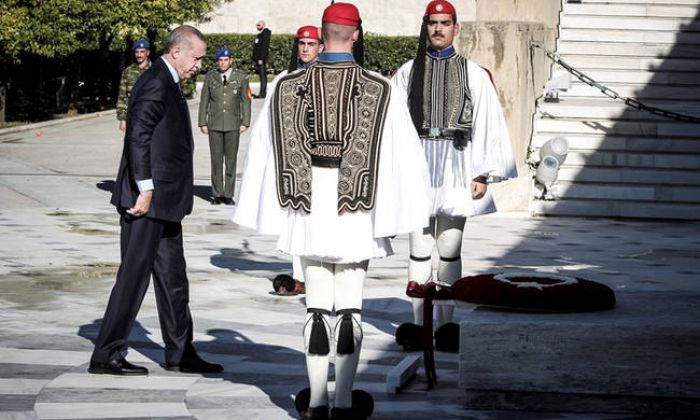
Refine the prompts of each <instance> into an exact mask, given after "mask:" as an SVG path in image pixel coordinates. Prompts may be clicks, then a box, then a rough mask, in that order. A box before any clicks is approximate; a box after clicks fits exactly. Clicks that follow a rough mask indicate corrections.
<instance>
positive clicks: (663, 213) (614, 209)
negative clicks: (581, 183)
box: [530, 199, 700, 220]
mask: <svg viewBox="0 0 700 420" xmlns="http://www.w3.org/2000/svg"><path fill="white" fill-rule="evenodd" d="M530 212H531V213H532V214H533V215H547V216H582V217H630V218H640V219H680V220H700V204H679V203H660V202H652V203H650V202H640V201H624V200H616V201H613V200H608V201H604V200H565V199H564V200H554V201H540V200H533V201H532V202H531V203H530Z"/></svg>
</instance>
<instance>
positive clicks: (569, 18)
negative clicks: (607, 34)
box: [560, 14, 700, 32]
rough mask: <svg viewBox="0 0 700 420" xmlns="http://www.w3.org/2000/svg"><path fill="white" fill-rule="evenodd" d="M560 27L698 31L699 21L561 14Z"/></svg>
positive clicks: (689, 18)
mask: <svg viewBox="0 0 700 420" xmlns="http://www.w3.org/2000/svg"><path fill="white" fill-rule="evenodd" d="M560 27H561V28H588V29H620V28H634V29H635V30H641V31H648V30H656V31H681V30H682V31H688V32H698V31H700V22H698V21H697V20H695V19H694V18H692V17H683V18H667V17H640V16H631V17H629V16H626V17H620V16H588V15H566V14H562V17H561V22H560Z"/></svg>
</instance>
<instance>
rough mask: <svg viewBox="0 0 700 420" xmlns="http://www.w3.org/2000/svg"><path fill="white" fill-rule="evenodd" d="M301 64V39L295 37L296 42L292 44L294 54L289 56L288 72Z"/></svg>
mask: <svg viewBox="0 0 700 420" xmlns="http://www.w3.org/2000/svg"><path fill="white" fill-rule="evenodd" d="M298 65H299V40H298V39H294V44H292V55H291V57H290V58H289V67H287V73H291V72H293V71H295V70H296V69H297V67H298Z"/></svg>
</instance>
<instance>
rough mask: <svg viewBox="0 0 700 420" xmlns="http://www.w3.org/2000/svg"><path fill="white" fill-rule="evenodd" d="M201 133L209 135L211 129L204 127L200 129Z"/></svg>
mask: <svg viewBox="0 0 700 420" xmlns="http://www.w3.org/2000/svg"><path fill="white" fill-rule="evenodd" d="M199 131H201V132H202V134H209V127H207V126H206V125H203V126H201V127H199Z"/></svg>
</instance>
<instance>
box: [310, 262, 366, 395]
mask: <svg viewBox="0 0 700 420" xmlns="http://www.w3.org/2000/svg"><path fill="white" fill-rule="evenodd" d="M368 263H369V261H367V260H365V261H362V262H359V263H351V264H332V263H326V262H321V261H316V260H311V259H308V258H303V257H302V258H301V265H302V267H303V271H304V277H305V279H306V307H307V308H314V309H322V310H325V311H328V312H330V311H332V310H333V308H335V310H336V312H338V311H340V310H343V309H357V310H359V309H362V287H363V284H364V279H365V273H366V272H367V265H368ZM351 316H352V324H353V328H352V330H353V337H354V345H355V351H354V352H353V353H351V354H336V355H335V407H339V408H350V407H352V385H353V382H354V380H355V373H356V372H357V364H358V362H359V361H360V349H361V347H362V317H361V316H360V314H359V313H353V314H352V315H351ZM312 317H313V314H311V313H307V314H306V322H305V324H304V343H305V346H306V349H307V351H306V370H307V373H308V375H309V385H310V388H311V401H310V403H309V407H319V406H323V405H328V369H329V364H330V354H331V353H332V352H334V351H335V349H336V346H337V342H338V330H339V326H340V317H339V316H338V317H337V319H336V324H335V327H331V323H330V316H328V315H325V314H324V315H323V320H324V325H325V327H326V334H327V336H328V337H329V339H330V343H329V344H330V345H329V347H330V351H331V353H329V354H327V355H318V354H309V351H308V349H309V339H310V336H311V325H312V321H311V318H312Z"/></svg>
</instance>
